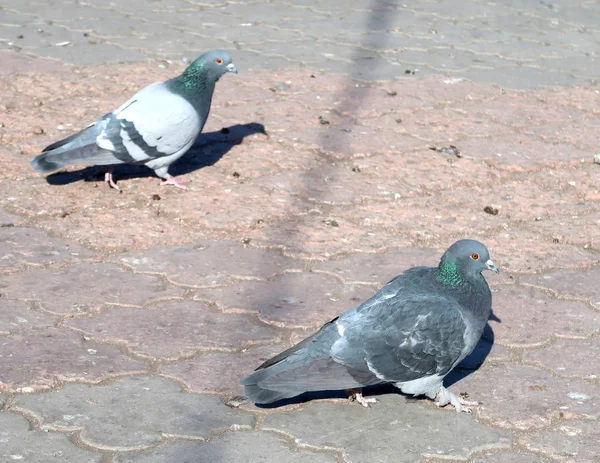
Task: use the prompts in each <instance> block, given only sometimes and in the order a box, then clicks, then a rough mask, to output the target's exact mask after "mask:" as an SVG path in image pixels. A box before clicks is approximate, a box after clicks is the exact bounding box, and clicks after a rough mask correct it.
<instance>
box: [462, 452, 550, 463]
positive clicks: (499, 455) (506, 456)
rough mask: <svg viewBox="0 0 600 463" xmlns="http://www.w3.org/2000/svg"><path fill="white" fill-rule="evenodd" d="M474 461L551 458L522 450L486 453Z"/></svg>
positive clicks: (540, 462)
mask: <svg viewBox="0 0 600 463" xmlns="http://www.w3.org/2000/svg"><path fill="white" fill-rule="evenodd" d="M473 463H550V460H548V459H546V458H544V457H541V456H540V455H534V454H531V453H524V452H522V451H521V450H513V451H505V452H494V453H491V452H490V453H484V454H483V455H481V456H478V457H476V458H474V459H473Z"/></svg>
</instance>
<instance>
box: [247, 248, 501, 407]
mask: <svg viewBox="0 0 600 463" xmlns="http://www.w3.org/2000/svg"><path fill="white" fill-rule="evenodd" d="M484 270H492V271H494V272H496V273H498V269H497V267H496V266H495V265H494V263H493V262H492V261H491V260H490V256H489V253H488V250H487V248H486V247H485V246H484V245H483V244H481V243H479V242H478V241H473V240H461V241H457V242H456V243H454V244H453V245H452V246H451V247H450V248H449V249H448V250H447V251H446V253H445V254H444V256H443V257H442V260H441V261H440V264H439V266H438V267H414V268H412V269H410V270H408V271H406V272H405V273H404V274H402V275H400V276H397V277H396V278H394V279H393V280H392V281H390V282H389V283H387V284H386V285H385V286H384V287H383V288H382V289H381V290H380V291H379V292H378V293H377V294H375V295H374V296H373V297H371V298H370V299H369V300H367V301H365V302H363V303H362V304H360V305H359V306H358V307H355V308H354V309H352V310H349V311H348V312H345V313H343V314H342V315H340V316H339V317H336V318H334V319H333V320H331V321H330V322H328V323H326V324H325V325H324V326H323V327H322V328H321V329H320V330H319V331H318V332H317V333H315V334H313V335H312V336H310V337H308V338H306V339H305V340H304V341H302V342H300V343H299V344H297V345H295V346H294V347H292V348H290V349H288V350H286V351H285V352H282V353H281V354H279V355H276V356H275V357H273V358H272V359H270V360H267V361H266V362H265V363H263V364H262V365H261V366H259V367H258V368H257V369H256V371H255V372H254V373H252V374H251V375H250V376H247V377H246V378H244V379H242V381H241V383H242V384H243V385H244V386H245V391H246V395H247V397H248V398H249V399H250V400H251V401H253V402H255V403H261V404H268V403H272V402H276V401H278V400H281V399H286V398H290V397H295V396H297V395H299V394H302V393H303V392H309V391H323V390H336V389H350V390H351V391H352V390H354V389H359V388H361V387H363V386H370V385H374V384H379V383H392V384H394V385H395V386H396V387H398V388H399V389H400V390H401V391H402V392H404V393H406V394H413V395H425V396H427V397H429V398H430V399H434V400H436V404H437V405H438V406H440V407H442V406H445V405H447V404H449V403H450V404H452V405H453V406H454V407H455V408H456V411H461V410H463V411H470V409H468V408H466V407H464V406H465V405H476V403H470V402H466V401H464V400H463V399H461V398H460V397H459V396H457V395H455V394H453V393H452V392H450V391H449V390H447V389H446V388H445V387H444V385H443V380H444V377H445V376H446V375H447V374H448V373H450V371H452V369H453V368H454V367H456V365H458V364H459V363H460V362H461V360H462V359H464V358H465V357H466V356H467V355H469V354H470V353H471V352H472V351H473V349H474V348H475V346H476V345H477V343H478V342H479V338H480V337H481V334H482V333H483V329H484V328H485V325H486V323H487V320H488V317H489V316H490V313H491V310H492V294H491V292H490V289H489V287H488V285H487V282H486V281H485V278H484V277H483V276H482V275H481V272H482V271H484ZM353 394H354V396H355V398H356V400H357V401H358V402H360V403H361V404H362V405H364V406H368V403H369V402H375V399H373V398H370V399H365V398H364V397H362V395H361V394H360V392H358V393H357V392H355V391H353Z"/></svg>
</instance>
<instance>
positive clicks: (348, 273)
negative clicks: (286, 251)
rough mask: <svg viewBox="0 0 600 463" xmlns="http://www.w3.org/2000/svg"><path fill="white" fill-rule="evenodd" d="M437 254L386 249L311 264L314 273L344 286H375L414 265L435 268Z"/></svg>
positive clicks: (427, 250)
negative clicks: (335, 278)
mask: <svg viewBox="0 0 600 463" xmlns="http://www.w3.org/2000/svg"><path fill="white" fill-rule="evenodd" d="M440 257H441V253H439V252H437V251H434V250H431V249H419V248H390V249H388V250H386V251H384V252H381V253H365V254H362V253H358V254H350V255H348V256H343V257H341V258H339V259H335V260H327V261H323V262H314V263H312V264H311V268H312V269H313V270H314V271H317V272H324V273H329V274H332V275H336V276H338V277H340V278H342V279H343V280H344V282H345V283H362V284H372V285H376V286H378V287H380V286H382V285H383V284H385V283H387V282H388V281H390V280H391V279H392V278H394V277H395V276H397V275H399V274H400V273H402V272H404V271H405V270H408V269H409V268H412V267H416V266H418V265H426V266H437V264H438V263H439V260H440Z"/></svg>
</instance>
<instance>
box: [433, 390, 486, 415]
mask: <svg viewBox="0 0 600 463" xmlns="http://www.w3.org/2000/svg"><path fill="white" fill-rule="evenodd" d="M435 400H436V402H435V404H436V405H437V406H438V407H445V406H446V405H448V404H450V405H452V406H453V407H454V408H455V409H456V411H457V412H458V413H460V412H465V413H471V412H472V410H471V409H470V408H469V407H475V406H477V405H479V403H477V402H469V401H467V400H464V399H463V398H461V397H460V396H457V395H456V394H454V393H453V392H450V391H449V390H448V389H446V388H445V387H443V386H442V388H441V389H440V391H439V392H438V393H437V395H436V396H435Z"/></svg>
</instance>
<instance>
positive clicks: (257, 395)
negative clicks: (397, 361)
mask: <svg viewBox="0 0 600 463" xmlns="http://www.w3.org/2000/svg"><path fill="white" fill-rule="evenodd" d="M296 357H298V355H296ZM290 360H291V361H283V362H280V363H277V364H275V365H272V366H270V367H268V368H265V369H264V370H258V371H256V372H254V373H253V374H251V375H250V376H247V377H246V378H244V379H242V381H241V383H242V384H243V385H244V387H245V394H246V397H248V398H249V399H250V400H252V401H253V402H254V403H260V404H268V403H272V402H276V401H277V400H281V399H287V398H290V397H295V396H297V395H300V394H302V393H303V392H315V391H327V390H340V389H352V388H361V387H364V386H369V385H372V384H377V383H380V382H381V380H380V379H378V378H377V377H376V376H375V375H373V373H371V372H370V371H368V370H365V371H357V370H351V369H349V368H347V367H346V366H344V365H342V364H340V363H337V362H336V361H335V360H333V359H332V358H331V357H329V356H327V357H324V358H314V357H311V356H310V354H307V355H306V356H305V357H303V358H296V359H294V358H291V359H290Z"/></svg>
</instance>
